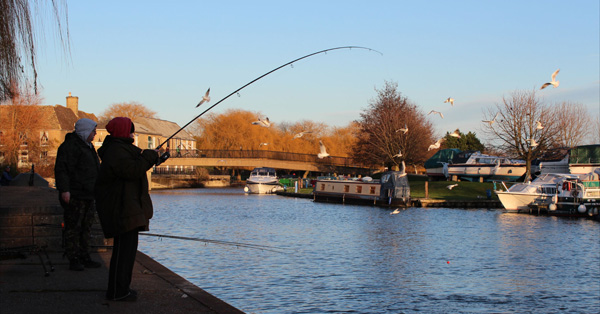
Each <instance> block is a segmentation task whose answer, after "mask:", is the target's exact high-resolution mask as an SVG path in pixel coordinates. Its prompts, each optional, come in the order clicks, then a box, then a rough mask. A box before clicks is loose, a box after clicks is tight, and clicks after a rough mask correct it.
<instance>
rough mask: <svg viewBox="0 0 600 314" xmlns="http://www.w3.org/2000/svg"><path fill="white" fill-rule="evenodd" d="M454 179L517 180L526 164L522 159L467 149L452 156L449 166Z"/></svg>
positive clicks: (449, 173) (449, 174)
mask: <svg viewBox="0 0 600 314" xmlns="http://www.w3.org/2000/svg"><path fill="white" fill-rule="evenodd" d="M447 169H448V170H447V171H448V175H447V177H449V178H451V180H452V181H458V180H467V181H474V182H475V181H479V182H483V181H494V180H501V181H516V180H517V179H519V178H520V177H522V176H523V175H524V174H525V172H526V170H527V167H526V164H525V162H524V161H522V160H515V159H510V158H506V157H499V156H493V155H486V154H482V153H480V152H479V151H465V152H461V153H459V154H457V155H456V156H455V157H454V158H452V161H451V163H449V164H448V166H447Z"/></svg>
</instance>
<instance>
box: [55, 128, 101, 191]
mask: <svg viewBox="0 0 600 314" xmlns="http://www.w3.org/2000/svg"><path fill="white" fill-rule="evenodd" d="M99 167H100V161H99V160H98V155H97V154H96V150H95V149H94V148H93V147H92V146H91V145H88V143H86V142H85V141H83V140H82V139H81V138H80V137H79V136H77V134H75V132H71V133H67V135H66V136H65V141H64V142H63V143H62V144H61V145H60V146H59V147H58V152H57V154H56V163H55V164H54V177H55V179H56V189H57V190H58V191H59V192H61V193H62V192H70V193H71V197H72V198H76V199H81V200H93V199H94V184H95V183H96V178H97V177H98V171H99Z"/></svg>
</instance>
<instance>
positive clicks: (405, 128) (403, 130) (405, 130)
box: [396, 123, 408, 134]
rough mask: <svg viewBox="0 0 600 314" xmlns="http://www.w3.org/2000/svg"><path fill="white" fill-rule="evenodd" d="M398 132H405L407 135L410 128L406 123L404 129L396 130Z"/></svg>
mask: <svg viewBox="0 0 600 314" xmlns="http://www.w3.org/2000/svg"><path fill="white" fill-rule="evenodd" d="M396 132H404V134H406V132H408V127H407V126H406V123H404V127H403V128H401V129H398V130H396Z"/></svg>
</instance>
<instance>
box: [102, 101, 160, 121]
mask: <svg viewBox="0 0 600 314" xmlns="http://www.w3.org/2000/svg"><path fill="white" fill-rule="evenodd" d="M115 117H127V118H129V119H131V120H133V121H135V118H137V117H145V118H158V117H157V115H156V112H155V111H152V110H150V109H148V108H147V107H145V106H144V105H142V104H141V103H139V102H136V101H132V102H123V103H116V104H112V105H110V106H109V107H108V108H107V109H106V110H104V111H103V112H102V114H101V115H100V117H99V118H98V120H100V123H99V124H104V123H108V121H110V120H112V119H113V118H115Z"/></svg>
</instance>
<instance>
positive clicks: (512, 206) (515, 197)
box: [496, 191, 552, 211]
mask: <svg viewBox="0 0 600 314" xmlns="http://www.w3.org/2000/svg"><path fill="white" fill-rule="evenodd" d="M496 195H498V199H499V200H500V202H501V203H502V205H503V206H504V208H505V209H506V210H507V211H521V210H529V204H531V203H533V202H536V203H540V204H550V201H551V200H552V196H550V195H544V194H530V193H511V192H506V191H496Z"/></svg>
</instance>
